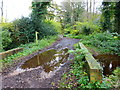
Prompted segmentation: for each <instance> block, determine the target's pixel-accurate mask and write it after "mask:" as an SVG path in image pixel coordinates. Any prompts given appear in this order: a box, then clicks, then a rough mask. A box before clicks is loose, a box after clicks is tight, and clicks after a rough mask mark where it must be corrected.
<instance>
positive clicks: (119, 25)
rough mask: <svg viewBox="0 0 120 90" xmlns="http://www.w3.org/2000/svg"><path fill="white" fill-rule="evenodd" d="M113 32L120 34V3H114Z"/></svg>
mask: <svg viewBox="0 0 120 90" xmlns="http://www.w3.org/2000/svg"><path fill="white" fill-rule="evenodd" d="M114 31H116V32H118V33H119V34H120V1H119V2H117V3H116V7H115V29H114Z"/></svg>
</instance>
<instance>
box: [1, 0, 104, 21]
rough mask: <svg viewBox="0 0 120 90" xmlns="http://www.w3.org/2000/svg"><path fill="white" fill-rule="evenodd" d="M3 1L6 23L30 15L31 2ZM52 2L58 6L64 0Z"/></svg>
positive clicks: (22, 0) (24, 0) (19, 0)
mask: <svg viewBox="0 0 120 90" xmlns="http://www.w3.org/2000/svg"><path fill="white" fill-rule="evenodd" d="M1 1H2V0H0V7H1ZM3 1H4V7H3V8H4V18H7V21H8V22H10V21H13V20H15V19H17V18H21V17H22V16H25V17H27V16H29V14H30V13H31V9H30V6H31V2H32V0H3ZM53 1H56V3H57V4H59V5H60V2H61V1H65V0H53ZM74 1H75V0H74ZM76 1H80V0H76ZM98 1H99V2H98ZM100 2H102V0H97V3H98V4H96V7H97V6H100V4H101V3H100ZM6 13H7V14H6ZM0 14H1V10H0Z"/></svg>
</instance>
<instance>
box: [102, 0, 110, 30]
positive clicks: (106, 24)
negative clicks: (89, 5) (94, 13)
mask: <svg viewBox="0 0 120 90" xmlns="http://www.w3.org/2000/svg"><path fill="white" fill-rule="evenodd" d="M102 5H103V8H102V16H103V21H102V27H103V30H104V31H107V30H108V31H110V30H111V28H110V27H111V23H110V17H111V16H110V7H109V5H110V2H102Z"/></svg>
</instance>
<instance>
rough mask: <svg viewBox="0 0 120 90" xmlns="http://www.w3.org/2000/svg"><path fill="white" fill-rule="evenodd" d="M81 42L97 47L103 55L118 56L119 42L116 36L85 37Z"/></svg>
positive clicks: (97, 34)
mask: <svg viewBox="0 0 120 90" xmlns="http://www.w3.org/2000/svg"><path fill="white" fill-rule="evenodd" d="M115 37H117V38H115ZM82 42H83V43H84V44H86V45H92V46H95V47H97V48H98V49H99V50H100V51H101V52H103V53H111V54H120V52H119V51H120V48H119V47H120V44H119V43H120V40H119V39H118V36H114V35H113V34H112V33H107V32H104V33H96V34H91V35H89V36H86V37H85V38H84V39H83V40H82Z"/></svg>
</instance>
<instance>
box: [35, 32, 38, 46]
mask: <svg viewBox="0 0 120 90" xmlns="http://www.w3.org/2000/svg"><path fill="white" fill-rule="evenodd" d="M37 34H38V32H35V36H36V44H38V35H37Z"/></svg>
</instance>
